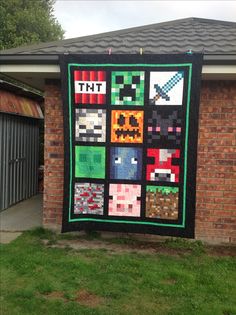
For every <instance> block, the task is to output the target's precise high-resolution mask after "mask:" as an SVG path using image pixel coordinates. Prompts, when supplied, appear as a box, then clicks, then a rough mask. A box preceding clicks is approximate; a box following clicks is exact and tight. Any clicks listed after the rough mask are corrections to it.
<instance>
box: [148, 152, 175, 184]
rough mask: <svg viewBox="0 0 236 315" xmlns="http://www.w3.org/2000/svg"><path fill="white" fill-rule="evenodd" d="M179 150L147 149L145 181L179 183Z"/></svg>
mask: <svg viewBox="0 0 236 315" xmlns="http://www.w3.org/2000/svg"><path fill="white" fill-rule="evenodd" d="M179 157H180V150H179V149H151V148H149V149H147V158H148V164H147V175H146V178H147V180H150V181H155V182H172V183H178V182H179V165H178V164H179Z"/></svg>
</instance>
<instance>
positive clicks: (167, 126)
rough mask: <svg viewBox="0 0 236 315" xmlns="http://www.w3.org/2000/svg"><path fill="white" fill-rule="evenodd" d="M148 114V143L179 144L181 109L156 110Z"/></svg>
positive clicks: (159, 144) (160, 144) (161, 144)
mask: <svg viewBox="0 0 236 315" xmlns="http://www.w3.org/2000/svg"><path fill="white" fill-rule="evenodd" d="M147 114H148V140H147V142H148V143H151V144H156V145H158V146H163V145H166V144H167V145H168V144H174V145H179V144H180V139H181V111H180V110H166V111H164V110H162V111H160V110H158V109H155V110H153V111H150V112H148V113H147Z"/></svg>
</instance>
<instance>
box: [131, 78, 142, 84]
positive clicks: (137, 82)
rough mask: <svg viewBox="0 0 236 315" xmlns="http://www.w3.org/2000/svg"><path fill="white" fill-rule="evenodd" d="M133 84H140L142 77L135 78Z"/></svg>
mask: <svg viewBox="0 0 236 315" xmlns="http://www.w3.org/2000/svg"><path fill="white" fill-rule="evenodd" d="M132 83H133V84H140V77H139V76H134V77H133V78H132Z"/></svg>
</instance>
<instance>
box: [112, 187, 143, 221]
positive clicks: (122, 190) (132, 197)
mask: <svg viewBox="0 0 236 315" xmlns="http://www.w3.org/2000/svg"><path fill="white" fill-rule="evenodd" d="M140 199H141V185H128V184H110V186H109V209H108V215H116V216H131V217H139V216H140V207H141V201H140Z"/></svg>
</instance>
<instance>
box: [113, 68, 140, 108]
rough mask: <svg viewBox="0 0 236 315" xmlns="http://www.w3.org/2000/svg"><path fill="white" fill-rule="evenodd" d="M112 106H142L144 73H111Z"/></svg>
mask: <svg viewBox="0 0 236 315" xmlns="http://www.w3.org/2000/svg"><path fill="white" fill-rule="evenodd" d="M111 80H112V81H111V86H112V87H111V104H112V105H144V72H143V71H113V72H112V78H111Z"/></svg>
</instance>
